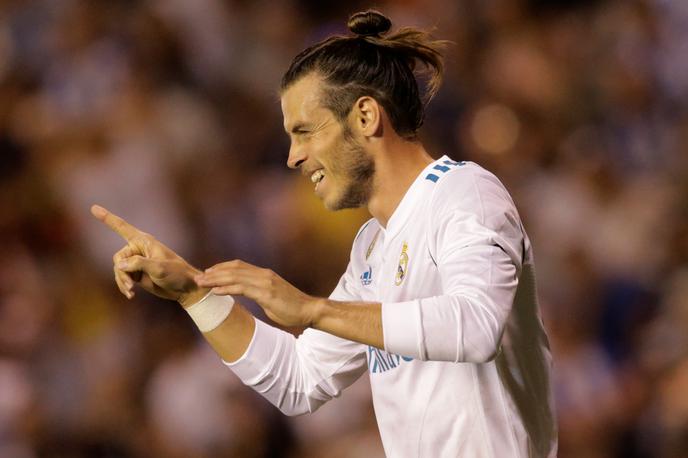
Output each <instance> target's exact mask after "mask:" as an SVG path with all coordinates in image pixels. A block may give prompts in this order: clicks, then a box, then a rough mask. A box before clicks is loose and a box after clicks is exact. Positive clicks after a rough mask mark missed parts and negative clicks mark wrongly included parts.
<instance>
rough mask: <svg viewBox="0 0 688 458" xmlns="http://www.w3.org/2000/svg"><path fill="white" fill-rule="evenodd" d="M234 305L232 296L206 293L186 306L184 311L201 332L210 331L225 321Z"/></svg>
mask: <svg viewBox="0 0 688 458" xmlns="http://www.w3.org/2000/svg"><path fill="white" fill-rule="evenodd" d="M232 307H234V298H233V297H232V296H216V295H214V294H212V293H210V292H209V293H208V294H206V295H205V296H204V297H203V299H201V300H200V301H198V302H196V303H195V304H194V305H192V306H191V307H187V308H186V313H188V314H189V316H190V317H191V319H192V320H193V321H194V323H196V326H198V329H200V330H201V332H210V331H212V330H213V329H215V328H216V327H218V326H220V324H221V323H222V322H223V321H225V319H226V318H227V317H228V316H229V314H230V313H231V311H232Z"/></svg>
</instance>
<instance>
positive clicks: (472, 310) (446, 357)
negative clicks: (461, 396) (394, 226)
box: [382, 166, 524, 363]
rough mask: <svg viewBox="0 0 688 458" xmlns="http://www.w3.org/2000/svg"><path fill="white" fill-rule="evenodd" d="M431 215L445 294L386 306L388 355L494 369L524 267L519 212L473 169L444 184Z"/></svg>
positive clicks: (490, 178)
mask: <svg viewBox="0 0 688 458" xmlns="http://www.w3.org/2000/svg"><path fill="white" fill-rule="evenodd" d="M475 167H476V168H478V167H477V166H475ZM478 169H479V168H478ZM429 211H430V215H429V221H430V223H429V224H430V225H429V228H428V231H427V234H428V247H429V249H430V254H431V256H432V257H433V259H434V260H435V262H436V264H437V268H438V269H439V273H440V278H441V283H442V290H443V294H442V295H440V296H435V297H426V298H420V299H416V300H411V301H407V302H399V303H383V305H382V324H383V333H384V342H385V349H386V350H387V351H389V352H393V353H397V354H401V355H405V356H410V357H413V358H418V359H421V360H436V361H453V362H474V363H482V362H486V361H489V360H491V359H492V358H494V356H495V355H496V353H497V350H498V348H499V344H500V340H501V336H502V333H503V331H504V328H505V325H506V322H507V319H508V317H509V313H510V311H511V307H512V304H513V301H514V296H515V294H516V288H517V286H518V278H519V275H520V271H521V268H522V263H523V256H524V252H523V251H524V245H523V243H524V235H523V234H524V233H523V229H522V226H521V221H520V218H519V216H518V212H517V211H516V208H515V206H514V204H513V201H512V200H511V197H510V196H509V194H508V192H507V191H506V189H505V188H504V187H503V185H502V184H501V183H500V182H499V180H498V179H497V178H496V177H495V176H494V175H492V174H489V173H488V172H486V171H484V170H482V169H479V170H478V171H476V170H471V169H470V168H468V167H466V170H462V169H458V170H456V171H455V172H453V173H451V174H447V175H446V176H445V177H444V178H443V179H442V181H440V182H439V183H438V188H437V189H436V190H435V193H434V194H433V197H432V199H431V202H430V206H429Z"/></svg>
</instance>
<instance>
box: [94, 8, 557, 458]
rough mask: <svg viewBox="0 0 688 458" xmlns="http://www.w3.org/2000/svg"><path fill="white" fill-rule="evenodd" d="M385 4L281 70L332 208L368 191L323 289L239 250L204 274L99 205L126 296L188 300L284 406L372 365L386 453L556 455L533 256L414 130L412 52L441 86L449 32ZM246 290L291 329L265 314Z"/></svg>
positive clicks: (500, 209)
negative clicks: (251, 260)
mask: <svg viewBox="0 0 688 458" xmlns="http://www.w3.org/2000/svg"><path fill="white" fill-rule="evenodd" d="M390 25H391V23H390V22H389V20H388V19H387V18H386V17H384V16H382V15H381V14H380V13H377V12H374V11H368V12H364V13H357V14H355V15H354V16H352V18H351V19H350V21H349V28H350V30H351V31H352V32H354V34H355V35H354V36H352V37H332V38H329V39H327V40H325V41H324V42H321V43H319V44H317V45H315V46H312V47H310V48H308V49H306V50H305V51H303V52H302V53H301V54H299V55H298V56H297V57H296V58H295V59H294V61H293V62H292V65H291V67H290V68H289V70H288V71H287V73H286V74H285V76H284V78H283V80H282V92H281V104H282V111H283V115H284V126H285V129H286V131H287V133H288V134H289V136H290V138H291V148H290V151H289V158H288V165H289V167H291V168H298V169H300V170H301V171H302V173H303V174H304V175H306V176H308V177H309V178H310V179H311V180H312V181H313V182H314V183H315V192H316V194H318V196H319V197H320V198H321V199H322V200H323V202H324V204H325V206H326V207H327V208H329V209H332V210H337V209H340V208H348V207H357V206H363V205H365V206H366V207H367V208H368V210H369V211H370V213H371V215H372V216H373V218H372V219H371V220H370V221H368V222H367V223H366V224H364V225H363V227H362V228H361V230H360V231H359V233H358V235H357V236H356V238H355V240H354V243H353V248H352V251H351V259H350V262H349V266H348V268H347V270H346V272H345V273H344V275H343V276H342V278H341V280H340V282H339V284H338V286H337V287H336V289H335V290H334V292H333V293H332V294H331V296H330V298H328V299H324V298H317V297H313V296H309V295H308V294H305V293H304V292H301V291H299V290H298V289H296V288H295V287H293V286H292V285H290V284H289V283H288V282H286V281H285V280H283V279H282V278H280V277H279V276H278V275H277V274H275V273H274V272H272V271H270V270H267V269H261V268H258V267H255V266H252V265H250V264H247V263H245V262H242V261H238V260H235V261H231V262H226V263H222V264H218V265H216V266H214V267H212V268H210V269H207V270H205V271H204V272H200V271H198V270H196V269H195V268H193V267H192V266H190V265H189V264H188V263H187V262H186V261H184V260H183V259H182V258H180V257H179V256H178V255H176V254H175V253H174V252H172V251H171V250H170V249H168V248H167V247H165V246H164V245H162V244H161V243H160V242H158V241H157V240H155V239H154V238H153V237H152V236H150V235H148V234H145V233H143V232H141V231H139V230H138V229H136V228H134V227H133V226H131V225H129V224H128V223H126V222H125V221H124V220H122V219H120V218H118V217H117V216H115V215H113V214H111V213H109V212H108V211H107V210H105V209H103V208H102V207H98V206H94V207H93V209H92V212H93V214H94V215H95V216H96V217H98V218H99V219H101V220H102V221H104V222H105V223H106V224H107V225H108V226H109V227H111V228H112V229H114V230H115V231H117V232H118V233H119V234H120V235H121V236H123V237H124V238H125V239H126V240H127V245H126V246H125V247H124V248H123V249H122V250H120V251H119V252H118V253H117V254H116V255H115V257H114V261H115V279H116V282H117V284H118V286H119V288H120V290H121V291H122V293H123V294H125V295H126V296H127V297H129V298H131V297H132V296H133V294H134V293H133V287H134V284H135V283H138V284H139V285H140V286H141V287H143V288H144V289H145V290H147V291H150V292H152V293H154V294H156V295H158V296H161V297H165V298H169V299H174V300H177V301H179V302H180V303H181V305H182V306H184V307H185V308H186V310H187V311H188V312H189V314H190V315H191V317H192V318H193V320H194V322H195V323H196V324H197V325H198V327H199V329H200V330H201V331H202V332H203V335H204V337H205V338H206V339H207V341H208V342H209V343H210V344H211V345H212V347H213V348H214V349H215V351H217V353H218V354H219V355H220V356H221V358H222V359H223V360H224V361H225V363H226V364H227V365H228V366H229V367H230V368H232V370H233V371H234V372H235V373H236V374H237V375H238V376H239V377H240V378H241V380H242V381H243V382H244V383H245V384H247V385H249V386H251V387H253V388H254V389H256V390H257V391H258V392H260V393H261V394H262V395H263V396H265V397H266V398H267V399H268V400H270V401H271V402H272V403H273V404H275V405H276V406H277V407H278V408H280V409H281V410H282V411H283V412H284V413H286V414H288V415H297V414H302V413H307V412H312V411H314V410H316V409H317V408H318V407H319V406H320V405H321V404H323V403H324V402H326V401H327V400H329V399H331V398H333V397H335V396H338V395H339V394H340V392H341V390H343V389H344V388H346V387H347V386H349V385H350V384H351V383H352V382H354V381H355V380H356V379H357V378H358V377H359V376H360V375H361V374H362V373H363V372H364V371H365V370H366V366H367V368H368V370H369V372H370V379H371V385H372V390H373V400H374V405H375V412H376V417H377V420H378V424H379V427H380V433H381V436H382V442H383V445H384V448H385V452H386V454H387V455H388V456H395V457H396V456H432V457H435V456H467V457H482V456H490V457H526V456H538V457H539V456H554V455H555V454H556V427H555V425H554V419H553V414H552V407H551V393H550V386H549V372H550V354H549V348H548V343H547V337H546V335H545V333H544V329H543V327H542V323H541V320H540V318H539V310H538V305H537V300H536V295H535V281H534V271H533V258H532V251H531V247H530V242H529V240H528V237H527V235H526V233H525V231H524V229H523V227H522V224H521V221H520V218H519V215H518V212H517V211H516V208H515V206H514V204H513V202H512V200H511V198H510V196H509V194H508V193H507V191H506V190H505V189H504V187H503V186H502V184H501V183H500V182H499V180H497V178H496V177H495V176H494V175H492V174H490V173H489V172H487V171H485V170H483V169H482V168H480V167H479V166H477V165H475V164H472V163H465V162H455V161H452V160H450V159H449V158H447V157H446V156H445V157H442V158H440V159H439V160H436V161H434V160H433V159H432V158H431V157H430V156H429V154H428V153H427V152H426V151H425V149H424V147H423V146H422V144H421V143H420V142H419V141H418V140H417V137H416V133H417V131H418V128H419V127H420V125H421V123H422V119H423V107H424V104H423V101H422V97H421V96H420V91H419V90H418V85H417V82H416V79H415V76H414V73H413V69H414V65H415V63H416V62H420V63H421V64H424V65H425V66H426V67H427V69H428V70H429V71H430V73H431V77H430V82H429V90H428V98H429V97H431V96H432V94H433V93H434V91H435V90H436V89H437V87H438V85H439V80H440V77H441V73H442V59H441V55H440V53H439V50H438V49H439V45H440V44H441V43H439V42H436V41H432V40H431V39H430V37H429V35H427V34H426V33H425V32H422V31H420V30H416V29H410V28H407V29H402V30H400V31H398V32H396V33H395V34H392V35H389V36H387V35H386V32H387V31H388V30H389V28H390ZM231 295H237V296H246V297H249V298H251V299H253V300H255V301H256V302H257V303H258V304H259V305H260V306H261V307H263V308H264V310H265V311H266V313H267V315H268V316H269V317H270V318H271V319H272V320H274V321H275V322H277V323H279V324H282V325H285V326H306V327H307V328H308V329H307V330H306V331H305V332H304V333H303V334H302V335H301V336H300V337H299V338H294V337H293V336H291V335H290V334H288V333H285V332H283V331H280V330H278V329H276V328H274V327H271V326H268V325H267V324H264V323H262V322H261V321H258V320H255V319H254V318H253V316H252V315H250V314H249V313H248V312H247V311H246V310H245V309H244V308H243V307H242V306H241V305H239V304H238V303H235V302H234V300H233V298H232V296H231Z"/></svg>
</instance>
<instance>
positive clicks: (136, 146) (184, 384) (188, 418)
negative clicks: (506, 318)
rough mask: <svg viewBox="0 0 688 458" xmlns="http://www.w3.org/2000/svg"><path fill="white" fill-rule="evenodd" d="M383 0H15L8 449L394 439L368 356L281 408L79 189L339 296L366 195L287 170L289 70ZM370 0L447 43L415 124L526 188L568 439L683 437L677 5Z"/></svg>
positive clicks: (9, 75)
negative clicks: (336, 384)
mask: <svg viewBox="0 0 688 458" xmlns="http://www.w3.org/2000/svg"><path fill="white" fill-rule="evenodd" d="M369 6H371V5H369V4H367V3H363V2H359V1H348V2H346V5H343V4H342V5H338V6H333V5H329V4H328V2H318V1H314V0H292V1H266V0H258V1H249V0H150V1H135V0H117V1H116V0H107V1H106V0H59V1H55V0H14V1H13V0H2V1H0V183H1V184H0V244H1V247H2V248H1V250H0V252H1V253H2V255H3V256H2V257H3V259H2V262H1V263H0V456H1V457H9V458H14V457H17V458H31V457H152V456H155V457H170V458H176V457H179V458H181V457H209V458H210V457H268V456H269V457H321V456H329V457H363V456H365V457H375V456H383V453H382V449H381V445H380V439H379V435H378V432H377V428H376V425H375V419H374V414H373V411H372V407H371V401H370V393H369V387H368V381H367V379H366V378H365V377H364V378H363V379H361V380H360V381H359V382H357V383H356V384H355V385H354V386H353V387H352V388H351V389H350V390H348V391H347V392H345V394H344V396H343V398H340V399H338V400H335V401H333V402H332V403H330V404H328V405H326V406H324V407H323V408H322V409H321V410H320V411H319V412H317V413H316V414H314V415H312V416H306V417H299V418H286V417H283V416H282V415H281V414H279V413H278V412H277V410H276V409H274V408H273V407H272V406H270V405H268V404H267V403H266V402H265V401H263V400H262V398H260V397H259V396H257V395H255V394H254V393H253V392H252V391H251V390H250V389H248V388H246V387H244V386H243V385H242V384H241V383H240V382H239V381H238V380H237V379H236V377H235V376H234V375H233V374H232V373H231V372H230V371H229V370H228V369H226V368H225V367H224V366H223V365H222V364H221V362H220V361H219V359H218V358H217V357H216V356H215V354H214V353H213V352H212V351H211V350H210V349H209V347H208V346H207V345H206V344H205V343H204V341H203V340H202V338H201V337H200V335H199V333H198V332H197V331H196V330H195V328H194V327H193V325H192V323H191V321H190V320H189V319H188V317H187V316H186V315H185V314H184V312H183V311H182V310H180V307H178V306H176V305H175V304H174V303H169V302H165V301H162V300H157V299H155V298H153V297H151V296H149V295H146V294H143V293H141V294H138V295H137V296H136V297H135V298H134V299H133V300H132V301H127V300H126V299H125V298H124V297H123V296H121V295H120V294H119V293H118V291H117V289H116V286H115V283H114V281H113V278H112V260H111V257H112V255H113V254H114V252H115V251H116V250H118V249H119V248H120V247H121V246H122V241H121V240H119V239H118V237H117V236H116V235H114V234H112V233H110V232H109V231H108V230H107V229H106V228H104V227H102V226H101V225H100V224H99V223H98V222H97V221H94V220H92V218H91V216H90V214H89V207H90V205H91V204H92V203H100V204H102V205H104V206H106V207H108V208H109V209H111V210H112V211H114V212H116V213H118V214H120V215H122V216H123V217H125V218H126V219H127V220H129V221H130V222H131V223H133V224H135V225H137V226H138V227H140V228H142V229H144V230H146V231H147V232H150V233H152V234H154V235H156V236H157V237H158V238H159V239H160V240H162V241H163V242H164V243H166V244H167V245H169V246H170V247H172V248H174V249H175V250H176V251H177V252H179V253H180V254H182V255H183V256H185V257H186V258H187V259H189V260H190V261H191V262H193V263H194V264H195V265H197V266H198V267H208V266H210V265H212V264H215V263H217V262H220V261H224V260H229V259H234V258H241V259H244V260H246V261H249V262H252V263H255V264H258V265H261V266H266V267H270V268H272V269H274V270H275V271H277V272H278V273H280V274H281V275H282V276H284V277H285V278H286V279H287V280H289V281H291V282H293V283H294V284H295V285H297V286H298V287H300V288H302V289H304V290H305V291H308V292H310V293H314V294H320V295H327V294H328V293H329V292H330V291H331V290H332V289H333V288H334V286H335V284H336V282H337V280H338V278H339V275H340V274H341V273H342V272H343V271H344V268H345V266H346V262H347V258H348V255H349V250H350V244H351V241H352V238H353V236H354V234H355V232H356V230H357V228H358V227H359V225H360V224H361V222H362V221H364V220H365V219H367V215H366V214H365V212H364V211H346V212H341V213H335V214H332V213H328V212H326V211H325V210H324V209H322V205H321V204H320V202H319V201H318V200H317V199H316V198H315V197H314V196H313V193H312V186H311V183H309V182H308V180H306V179H304V178H303V177H301V176H300V175H299V174H298V173H295V172H292V171H289V170H288V169H287V168H286V166H285V162H286V158H287V152H288V142H287V137H286V135H285V134H284V133H283V131H282V119H281V113H280V108H279V100H278V94H277V89H278V87H279V79H280V78H281V75H282V73H283V72H284V71H285V70H286V68H287V67H288V65H289V62H290V61H291V58H292V57H293V56H294V55H295V54H296V53H298V52H299V51H300V50H301V49H303V48H304V47H306V46H308V45H310V44H313V43H314V42H316V41H318V40H320V39H322V38H324V37H326V36H328V35H330V34H332V33H343V32H344V31H345V27H344V24H345V23H346V19H347V17H348V15H349V14H351V13H353V12H355V11H358V10H360V9H365V8H368V7H369ZM375 6H377V8H379V9H380V10H381V11H383V12H385V13H386V14H387V15H388V16H390V17H391V18H392V20H393V23H394V24H395V25H396V26H401V25H416V26H423V27H435V28H436V36H437V37H439V38H444V39H449V40H452V41H453V42H454V44H453V45H452V46H450V47H449V48H448V49H447V53H446V54H447V75H446V81H445V83H444V86H443V89H442V91H441V92H440V94H439V95H438V97H437V98H436V99H435V100H434V101H433V102H432V103H431V105H430V107H429V109H428V113H427V117H426V123H425V127H424V130H423V135H422V136H423V141H424V142H425V144H426V146H427V147H428V148H429V150H430V151H431V152H432V153H433V154H434V155H435V156H436V157H439V156H440V155H442V154H445V153H446V154H448V155H450V156H451V157H452V158H454V159H457V160H471V161H475V162H477V163H479V164H481V165H483V166H484V167H486V168H488V169H489V170H491V171H493V172H494V173H496V174H497V175H498V176H499V177H500V178H501V179H502V180H503V181H504V183H505V184H506V186H507V188H508V189H509V190H510V191H511V192H512V194H513V196H514V199H515V201H516V203H517V206H518V207H519V209H520V212H521V215H522V217H523V219H524V221H525V225H526V228H527V230H528V232H529V234H530V237H531V239H532V241H533V244H534V249H535V256H536V265H537V269H538V275H539V291H540V301H541V306H542V311H543V316H544V320H545V325H546V327H547V329H548V332H549V335H550V339H551V344H552V349H553V353H554V357H555V366H554V390H555V398H556V407H557V416H558V420H559V428H560V435H559V444H560V455H559V456H561V457H630V458H634V457H685V456H688V390H687V389H686V387H688V358H687V355H686V352H687V350H688V204H687V202H688V154H687V151H688V2H686V1H685V0H616V1H613V0H609V1H602V0H599V1H595V0H587V1H584V0H568V1H564V0H559V1H554V0H463V1H455V0H454V1H451V0H422V1H421V0H416V1H414V0H406V1H378V2H377V4H376V5H375ZM253 311H254V312H255V313H256V314H258V315H259V316H260V311H259V310H258V309H257V308H256V307H255V306H254V307H253Z"/></svg>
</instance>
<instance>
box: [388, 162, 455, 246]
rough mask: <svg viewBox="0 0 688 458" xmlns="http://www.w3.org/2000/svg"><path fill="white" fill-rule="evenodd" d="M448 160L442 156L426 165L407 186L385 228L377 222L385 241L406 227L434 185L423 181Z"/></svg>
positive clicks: (428, 181)
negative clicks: (418, 205)
mask: <svg viewBox="0 0 688 458" xmlns="http://www.w3.org/2000/svg"><path fill="white" fill-rule="evenodd" d="M448 159H449V157H448V156H446V155H444V156H442V157H441V158H439V159H437V160H436V161H434V162H432V163H430V164H428V166H427V167H425V168H424V169H423V171H422V172H420V174H418V176H417V177H416V179H415V180H413V183H412V184H411V186H409V188H408V189H407V190H406V193H405V194H404V197H402V199H401V202H399V205H397V208H395V209H394V212H393V213H392V216H391V217H390V218H389V221H387V228H383V227H382V225H381V224H379V222H378V224H379V226H380V228H381V229H382V231H383V233H384V234H385V239H386V240H392V238H393V237H394V236H395V235H397V234H398V233H399V232H401V230H402V229H403V228H404V226H405V225H406V222H407V221H408V220H409V217H410V216H411V214H412V213H413V210H414V209H415V207H416V205H417V204H418V202H420V201H421V199H422V198H423V195H424V194H426V193H428V192H429V191H431V190H432V185H433V184H434V183H433V182H432V181H430V180H426V179H425V177H426V176H427V175H428V173H429V172H430V170H431V169H432V168H433V167H434V166H435V165H437V163H439V162H441V161H445V160H448Z"/></svg>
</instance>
